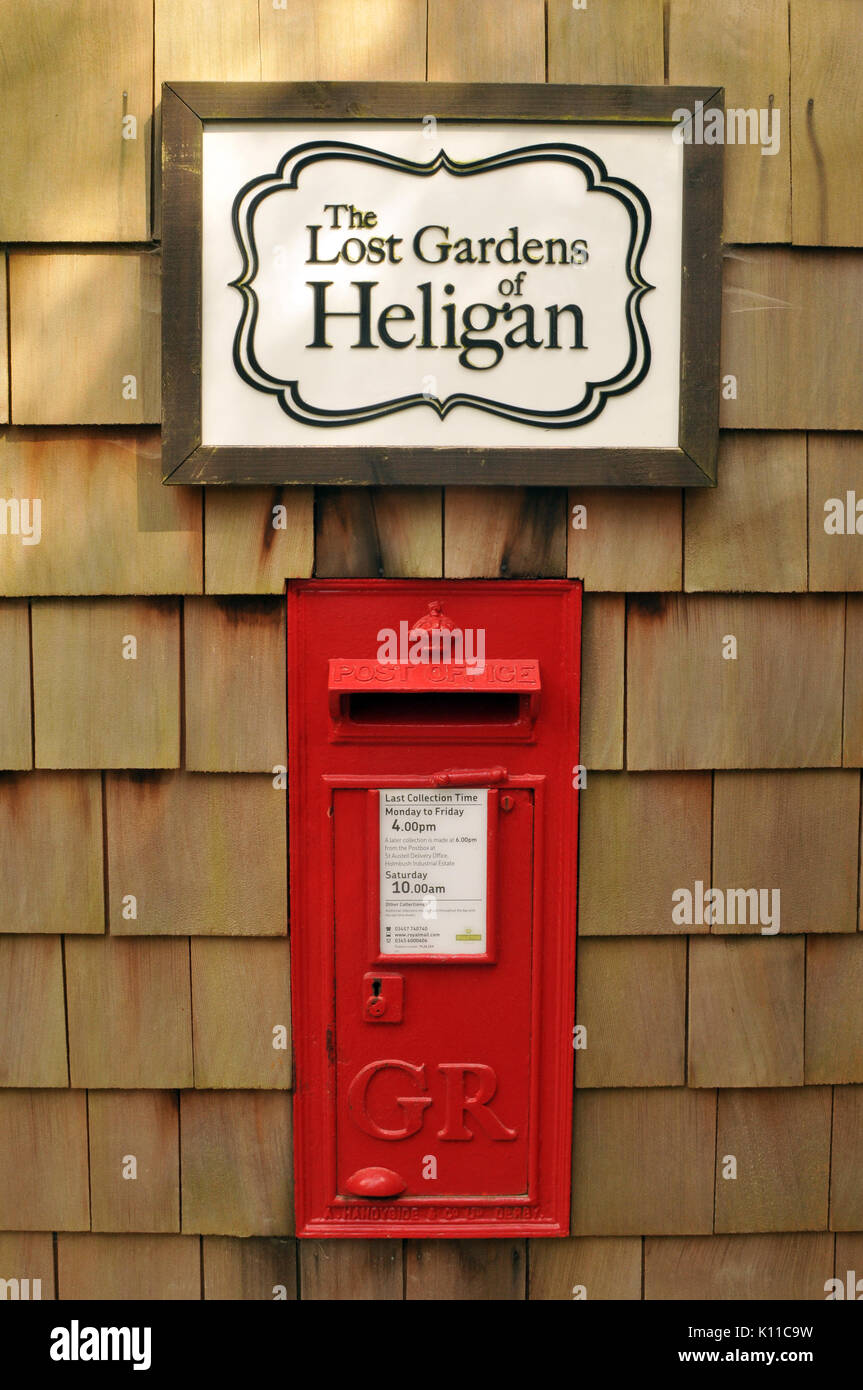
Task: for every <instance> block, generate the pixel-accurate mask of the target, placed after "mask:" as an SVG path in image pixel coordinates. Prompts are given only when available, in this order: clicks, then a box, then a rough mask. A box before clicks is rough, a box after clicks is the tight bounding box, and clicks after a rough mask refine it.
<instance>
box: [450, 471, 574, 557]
mask: <svg viewBox="0 0 863 1390" xmlns="http://www.w3.org/2000/svg"><path fill="white" fill-rule="evenodd" d="M444 521H445V530H444V573H445V574H446V576H447V578H449V579H534V578H557V577H562V576H563V575H565V574H566V493H565V492H564V490H563V489H562V488H532V487H526V488H484V487H483V488H467V487H449V488H447V489H446V491H445V503H444Z"/></svg>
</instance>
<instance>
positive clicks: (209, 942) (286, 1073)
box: [191, 937, 291, 1090]
mask: <svg viewBox="0 0 863 1390" xmlns="http://www.w3.org/2000/svg"><path fill="white" fill-rule="evenodd" d="M191 946H192V1020H193V1040H194V1049H195V1085H196V1086H198V1087H200V1088H202V1089H204V1090H207V1089H210V1088H215V1089H219V1090H227V1089H230V1090H245V1089H249V1090H252V1089H257V1088H261V1089H263V1090H282V1089H288V1088H290V1085H291V980H290V950H289V946H288V940H287V938H286V937H285V938H283V939H281V940H279V941H249V940H239V939H233V940H231V939H225V938H217V937H209V938H203V937H194V938H193V939H192V943H191ZM276 1029H279V1030H282V1029H284V1030H286V1033H287V1047H286V1048H284V1049H283V1048H281V1047H279V1048H277V1047H276V1046H275V1044H276V1043H277V1042H280V1041H281V1036H282V1035H281V1032H279V1033H275V1032H274V1030H276Z"/></svg>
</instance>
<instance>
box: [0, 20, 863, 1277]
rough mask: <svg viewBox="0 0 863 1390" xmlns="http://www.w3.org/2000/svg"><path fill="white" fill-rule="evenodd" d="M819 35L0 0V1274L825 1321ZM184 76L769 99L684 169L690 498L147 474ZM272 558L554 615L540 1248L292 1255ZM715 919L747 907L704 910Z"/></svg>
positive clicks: (844, 781) (857, 552) (837, 1010)
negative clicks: (563, 820)
mask: <svg viewBox="0 0 863 1390" xmlns="http://www.w3.org/2000/svg"><path fill="white" fill-rule="evenodd" d="M861 34H863V26H861V10H860V5H859V0H818V3H817V4H812V3H811V0H790V3H789V0H720V5H719V10H718V11H717V9H716V7H715V6H712V7H711V6H705V5H704V4H702V3H700V0H667V3H665V4H663V3H662V0H602V3H601V4H594V3H592V0H590V3H588V4H587V5H586V6H585V7H584V8H583V9H579V8H576V7H575V6H574V5H573V4H572V3H571V0H547V3H543V0H302V3H301V0H287V3H286V4H285V5H284V6H282V5H281V4H273V3H272V0H222V2H221V3H219V4H206V3H202V0H194V3H184V4H178V3H176V0H155V5H152V4H151V3H150V0H146V3H145V0H124V3H123V4H120V3H119V0H76V3H75V4H72V3H70V2H69V3H67V2H66V0H64V3H62V4H60V5H58V4H57V3H56V0H31V3H29V4H28V5H26V6H20V5H19V6H14V5H7V6H5V7H4V8H3V10H2V13H0V78H2V83H3V89H4V92H5V94H6V100H5V102H4V104H3V109H2V112H0V142H2V146H3V149H4V151H5V152H6V158H5V165H4V173H3V180H2V188H0V239H2V243H3V246H2V250H3V264H2V266H0V272H2V273H0V311H2V315H3V325H2V331H0V357H2V361H0V421H2V422H3V428H2V431H0V497H2V498H3V499H4V501H8V500H10V499H18V502H19V506H20V503H21V502H22V500H23V499H29V501H30V504H31V507H32V505H33V504H34V503H35V501H37V500H38V502H39V505H40V508H41V523H40V524H41V535H40V538H39V541H38V543H34V542H33V541H32V537H31V538H30V541H28V543H25V539H26V538H25V537H24V536H22V535H21V534H15V533H14V529H13V528H12V527H11V524H10V525H7V526H5V528H4V529H3V531H2V533H0V648H2V654H0V700H2V710H3V718H2V720H0V884H2V899H0V933H2V935H0V1088H2V1089H0V1228H2V1234H0V1277H4V1278H9V1277H18V1278H26V1277H31V1278H33V1277H35V1278H41V1279H42V1280H43V1296H51V1295H53V1296H56V1297H59V1298H141V1297H143V1298H150V1297H152V1298H169V1299H170V1298H173V1299H177V1298H196V1299H197V1298H201V1297H207V1298H233V1299H256V1298H266V1299H272V1298H282V1297H286V1298H295V1297H297V1296H298V1295H299V1296H301V1297H303V1298H308V1299H315V1300H333V1299H377V1298H379V1299H404V1298H410V1299H429V1298H445V1299H464V1298H467V1299H496V1298H505V1299H523V1298H535V1299H552V1300H562V1299H572V1298H573V1297H582V1296H586V1297H587V1298H588V1299H594V1298H614V1299H638V1298H642V1297H643V1298H647V1299H673V1298H680V1297H702V1298H705V1299H716V1298H740V1297H744V1298H812V1299H820V1298H823V1297H824V1285H825V1281H826V1280H828V1279H830V1278H832V1277H833V1275H834V1270H835V1272H836V1273H837V1274H838V1275H839V1276H840V1277H844V1272H845V1270H846V1268H851V1267H853V1266H854V1259H855V1258H860V1255H859V1251H860V1249H861V1241H863V1236H861V1235H860V1234H859V1233H860V1232H861V1231H863V1201H861V1195H860V1194H861V1185H860V1180H859V1174H860V1171H861V1166H863V1025H861V1022H860V1020H861V1018H863V935H861V931H860V925H861V924H860V921H859V919H858V880H859V862H860V843H861V824H860V770H861V766H863V699H861V696H863V656H862V655H861V653H863V535H860V534H858V533H857V531H856V530H855V529H854V526H853V524H852V525H851V527H850V533H847V534H830V533H829V532H828V531H827V530H825V524H824V523H825V506H827V507H828V508H830V507H832V506H833V504H832V503H831V501H830V499H839V500H841V502H842V503H843V505H844V504H845V503H846V500H847V495H848V494H849V493H854V492H856V494H857V495H858V496H859V498H860V499H861V501H863V328H861V324H863V317H861V314H860V304H861V299H863V162H861V160H860V158H859V151H860V148H861V138H863V106H861V99H860V85H859V71H860V60H861V57H863V53H861ZM49 75H50V80H51V83H52V103H54V104H56V105H57V107H58V109H63V110H66V111H74V113H75V118H74V120H71V119H70V120H64V121H63V122H62V123H60V124H58V123H56V122H55V121H53V120H51V119H50V118H47V117H46V114H45V105H44V84H45V82H46V81H47V80H48V78H49ZM193 78H194V79H213V80H245V81H255V80H259V79H264V80H296V79H316V78H321V79H326V78H340V79H347V78H351V79H383V80H391V79H397V78H398V79H403V80H412V81H422V80H424V79H426V78H428V79H430V80H450V81H468V82H470V81H480V80H482V81H523V82H542V81H545V80H550V81H554V82H635V83H647V84H661V83H663V82H664V81H670V82H672V83H675V84H690V83H697V84H704V83H708V82H709V83H715V84H716V85H717V86H718V85H720V84H724V86H725V88H726V100H727V103H728V105H729V106H735V107H753V108H756V109H761V108H763V109H764V110H765V111H768V112H774V113H775V115H776V119H777V120H778V122H779V132H780V141H779V147H778V149H777V150H776V151H775V153H772V154H771V153H767V154H762V152H761V150H760V149H759V148H758V147H757V146H752V145H743V146H728V147H727V148H726V150H725V161H726V195H725V237H726V241H727V243H728V245H727V248H726V256H725V267H724V294H723V307H724V313H723V324H722V334H723V337H722V374H723V378H724V388H723V400H722V408H721V421H722V425H723V433H722V439H721V457H720V466H719V487H718V488H717V489H716V490H715V491H692V492H689V493H683V494H681V493H680V491H670V492H659V491H655V492H651V491H643V490H636V491H606V492H603V491H601V490H591V491H574V492H572V493H570V494H569V495H568V496H567V495H566V493H565V492H564V491H563V490H555V489H538V488H533V487H530V486H524V487H522V488H514V489H479V488H455V487H453V488H447V489H439V488H431V489H390V490H380V489H369V490H365V491H364V490H361V489H345V488H326V489H323V488H322V489H318V490H317V494H316V495H313V490H312V489H308V488H299V489H288V488H286V489H276V490H268V489H250V490H242V489H238V490H235V491H234V490H230V489H213V490H211V491H209V492H208V493H207V495H206V497H203V496H202V495H201V490H200V489H194V488H176V487H175V488H165V487H162V486H161V485H160V482H159V477H160V461H159V441H158V431H157V429H156V428H155V426H156V424H157V422H158V418H159V352H158V343H159V332H158V321H159V259H160V258H159V240H158V234H159V190H158V180H157V179H153V181H152V187H151V172H152V170H153V169H154V168H156V169H157V168H158V149H157V148H156V149H155V156H156V157H155V159H154V144H153V141H154V134H155V133H156V132H157V131H158V125H159V109H158V92H159V86H158V84H159V83H160V82H161V81H162V80H164V79H175V80H182V79H193ZM58 84H59V85H58ZM154 92H155V105H154ZM52 109H53V108H52ZM129 117H133V118H134V120H133V121H131V122H130V121H129V119H128V118H129ZM7 345H8V354H9V360H8V362H7V360H6V355H7ZM7 397H8V399H7ZM6 421H9V423H8V425H7V424H6V423H5V422H6ZM278 504H284V505H285V506H286V507H287V509H288V525H287V528H286V529H280V530H273V528H272V524H271V523H272V509H273V507H274V506H276V505H278ZM576 504H583V505H585V506H586V507H587V517H588V525H587V528H586V529H584V530H581V529H580V530H573V529H572V528H571V527H570V526H569V524H568V519H569V515H570V508H571V507H572V506H574V505H576ZM16 510H17V509H15V508H12V509H9V508H6V507H4V513H3V514H4V515H5V516H7V517H11V516H12V515H13V513H14V512H15V511H16ZM31 516H32V512H31ZM861 526H863V522H861ZM312 572H315V573H317V574H319V575H329V576H339V575H348V574H350V575H385V576H393V577H397V576H413V575H423V576H435V575H446V576H448V577H460V576H475V575H482V576H491V577H495V578H503V579H506V578H514V577H518V576H542V575H546V576H555V575H563V574H566V573H568V574H570V575H573V576H579V577H582V578H583V579H584V581H585V591H586V598H585V628H584V653H583V675H584V694H583V744H582V754H581V757H582V760H583V761H584V763H585V764H586V765H587V767H588V782H587V787H586V789H585V790H584V792H583V794H582V807H581V844H580V887H581V891H580V908H579V911H580V919H579V930H580V936H581V942H580V950H579V960H578V979H577V988H578V1005H577V1008H578V1016H577V1021H578V1022H579V1023H581V1024H582V1025H583V1026H584V1028H585V1029H586V1041H587V1047H586V1049H585V1050H581V1051H579V1052H578V1053H577V1054H576V1103H575V1128H574V1163H573V1182H574V1190H573V1227H572V1229H573V1234H572V1237H571V1238H570V1239H567V1240H561V1241H545V1242H543V1241H533V1242H525V1241H521V1240H503V1241H496V1242H482V1241H480V1242H474V1241H464V1242H458V1241H456V1242H449V1241H442V1242H433V1241H405V1242H397V1241H379V1242H374V1241H368V1242H362V1241H353V1240H347V1241H331V1242H326V1243H317V1242H301V1243H300V1248H299V1249H298V1248H297V1247H296V1245H295V1243H294V1241H293V1239H292V1207H291V1174H290V1168H291V1089H290V1088H291V1085H292V1074H291V1053H290V1047H289V1038H288V1046H286V1047H274V1046H273V1044H274V1042H276V1041H277V1040H278V1039H279V1037H280V1036H281V1030H282V1029H283V1028H284V1027H285V1025H288V1024H289V1022H290V980H289V962H288V950H287V932H288V919H287V905H288V884H287V876H286V854H285V847H286V817H287V806H286V798H285V793H284V791H283V790H281V789H280V788H279V786H278V785H274V778H273V770H274V769H275V768H277V767H279V766H281V765H284V763H285V760H286V753H285V701H284V683H283V682H284V641H283V623H284V599H283V590H284V581H285V579H286V578H287V577H288V576H292V575H309V574H311V573H312ZM276 781H278V779H276ZM711 886H715V887H716V888H718V889H722V890H726V889H728V890H732V889H736V890H748V889H754V890H759V891H760V890H763V891H764V893H765V894H766V897H765V900H764V901H765V907H766V909H767V912H768V914H769V916H770V919H771V920H770V922H769V923H765V922H764V921H763V920H762V922H761V923H760V924H759V923H755V922H752V921H751V920H750V919H749V918H748V917H747V918H746V920H744V921H743V922H741V921H740V912H739V903H740V902H742V899H741V900H736V899H735V903H736V905H737V906H738V910H737V911H736V912H735V920H734V921H730V920H729V914H727V913H724V914H723V920H722V921H711V920H709V919H708V918H706V916H705V914H704V912H703V910H702V909H701V908H700V904H701V895H702V890H704V891H706V890H707V889H709V888H710V887H711ZM684 889H685V890H688V892H689V893H690V894H692V896H693V900H694V902H693V911H692V913H691V914H690V915H689V916H687V913H686V911H685V906H686V904H685V897H683V898H681V897H680V896H679V895H678V896H677V897H675V896H674V895H676V894H678V890H684ZM776 893H778V894H779V898H778V900H777V899H776V896H775V894H776ZM777 901H778V902H779V903H780V904H781V907H780V911H779V914H778V917H777V913H776V910H775V904H776V902H777ZM759 905H760V899H759ZM675 907H677V909H678V910H677V911H676V913H675ZM764 925H766V926H767V928H768V929H767V930H766V931H764V930H762V926H764ZM775 927H778V930H774V928H775ZM133 1168H134V1170H135V1176H134V1177H133V1176H132V1169H133ZM52 1233H53V1235H54V1236H55V1237H56V1249H55V1246H54V1242H53V1240H52ZM855 1252H856V1254H855ZM55 1255H56V1258H55Z"/></svg>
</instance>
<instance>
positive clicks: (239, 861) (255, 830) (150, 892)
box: [105, 772, 287, 936]
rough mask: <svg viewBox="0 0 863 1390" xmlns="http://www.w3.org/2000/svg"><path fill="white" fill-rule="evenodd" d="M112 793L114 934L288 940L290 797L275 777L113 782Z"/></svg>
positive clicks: (182, 776)
mask: <svg viewBox="0 0 863 1390" xmlns="http://www.w3.org/2000/svg"><path fill="white" fill-rule="evenodd" d="M105 790H106V800H107V811H106V816H107V834H108V893H109V909H110V924H111V931H112V933H113V934H114V935H115V936H121V935H125V936H140V935H144V936H284V935H285V932H286V930H287V830H286V824H285V793H284V791H278V790H276V789H275V788H274V786H273V778H272V777H269V776H253V775H247V774H244V773H214V772H208V773H194V772H191V773H173V774H172V773H169V774H167V775H164V774H158V773H156V774H150V775H145V776H140V775H138V776H136V775H134V774H133V775H131V776H121V775H117V776H115V775H111V776H109V777H107V778H106V786H105ZM130 896H131V897H134V898H135V899H136V902H135V904H134V910H135V911H136V913H137V916H135V917H132V916H130V915H128V914H129V913H130V912H131V911H132V910H133V906H132V905H131V904H129V903H128V901H125V900H127V899H128V898H129V897H130Z"/></svg>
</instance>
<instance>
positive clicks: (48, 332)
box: [9, 251, 160, 425]
mask: <svg viewBox="0 0 863 1390" xmlns="http://www.w3.org/2000/svg"><path fill="white" fill-rule="evenodd" d="M9 277H10V300H9V316H10V323H9V331H10V347H11V374H12V419H13V421H14V422H15V424H17V425H140V424H156V423H158V420H159V316H160V307H159V299H160V282H159V262H158V257H157V256H156V255H155V254H154V253H153V252H149V251H124V252H112V253H102V252H95V251H92V252H91V251H85V252H76V253H65V252H58V253H52V254H47V253H45V254H43V253H32V252H29V253H27V252H14V253H13V254H12V255H10V257H9ZM129 377H134V378H135V383H134V391H135V395H134V397H132V396H131V394H130V393H131V391H132V389H133V386H132V383H131V382H130V381H128V380H126V378H129ZM124 393H125V394H124Z"/></svg>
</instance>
